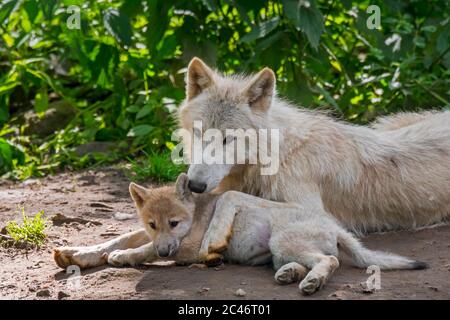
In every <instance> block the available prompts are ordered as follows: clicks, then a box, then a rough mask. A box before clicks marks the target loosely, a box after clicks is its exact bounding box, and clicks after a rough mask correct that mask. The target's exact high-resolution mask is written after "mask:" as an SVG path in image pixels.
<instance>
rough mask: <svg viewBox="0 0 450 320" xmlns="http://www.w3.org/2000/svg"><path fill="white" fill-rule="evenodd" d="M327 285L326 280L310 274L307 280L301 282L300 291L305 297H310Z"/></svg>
mask: <svg viewBox="0 0 450 320" xmlns="http://www.w3.org/2000/svg"><path fill="white" fill-rule="evenodd" d="M324 283H325V278H324V277H320V276H317V275H315V274H311V273H310V274H308V275H307V276H306V277H305V279H303V280H302V282H300V285H299V288H300V291H301V292H302V293H303V294H305V295H310V294H313V293H314V292H316V291H317V290H319V289H320V288H322V286H323V285H324Z"/></svg>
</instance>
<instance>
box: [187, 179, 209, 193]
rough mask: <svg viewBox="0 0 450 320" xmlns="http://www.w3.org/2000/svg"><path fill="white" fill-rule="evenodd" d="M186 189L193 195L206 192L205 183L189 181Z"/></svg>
mask: <svg viewBox="0 0 450 320" xmlns="http://www.w3.org/2000/svg"><path fill="white" fill-rule="evenodd" d="M188 188H189V190H191V191H192V192H195V193H203V191H205V190H206V183H201V182H196V181H192V180H189V183H188Z"/></svg>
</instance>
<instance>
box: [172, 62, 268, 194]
mask: <svg viewBox="0 0 450 320" xmlns="http://www.w3.org/2000/svg"><path fill="white" fill-rule="evenodd" d="M274 95H275V74H274V73H273V71H272V70H271V69H269V68H264V69H263V70H261V71H260V72H259V73H258V74H256V75H254V76H250V77H245V76H236V75H235V76H224V75H221V74H220V73H218V72H216V71H214V70H212V69H210V68H209V67H208V66H207V65H206V64H205V63H204V62H203V61H202V60H200V59H198V58H194V59H192V60H191V62H190V63H189V66H188V71H187V76H186V100H185V101H184V102H183V104H182V105H181V108H180V122H181V123H180V125H181V127H182V128H183V129H186V130H188V131H190V132H191V136H194V135H195V134H197V135H198V134H199V133H198V132H195V130H194V121H200V122H201V124H202V131H203V132H204V131H206V130H208V129H217V130H220V132H222V136H223V137H224V139H223V141H219V143H220V145H221V146H223V149H224V150H223V154H224V155H226V153H227V152H230V150H229V149H231V148H228V150H227V148H225V146H226V145H227V144H228V143H229V142H231V141H233V140H234V139H235V138H236V137H230V136H227V133H226V132H225V130H226V129H243V130H246V129H250V128H252V129H259V128H260V125H261V123H264V120H263V119H264V118H265V116H266V113H267V111H268V110H269V108H270V106H271V104H272V100H273V97H274ZM191 143H192V141H185V148H184V151H185V152H187V153H189V152H190V151H191ZM203 144H205V143H203ZM204 147H205V146H204ZM246 148H247V147H246ZM203 149H205V148H203ZM244 153H245V157H247V156H249V153H248V152H247V150H246V151H245V152H244ZM203 157H205V154H204V155H203ZM246 160H247V159H246ZM233 167H234V165H233V164H205V163H201V164H191V166H190V167H189V171H188V176H189V181H190V184H189V187H190V189H191V190H192V191H194V192H198V193H201V192H205V191H206V192H209V191H211V190H213V189H214V188H216V187H217V186H218V185H219V183H220V182H221V181H222V180H223V178H224V177H225V176H227V175H228V174H229V173H230V171H231V170H232V169H233Z"/></svg>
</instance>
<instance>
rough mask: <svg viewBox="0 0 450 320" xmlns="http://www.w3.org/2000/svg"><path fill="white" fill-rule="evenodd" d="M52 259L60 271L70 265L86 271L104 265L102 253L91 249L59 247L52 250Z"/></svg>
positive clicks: (96, 249) (104, 260)
mask: <svg viewBox="0 0 450 320" xmlns="http://www.w3.org/2000/svg"><path fill="white" fill-rule="evenodd" d="M53 259H54V260H55V262H56V264H57V265H58V266H59V267H60V268H62V269H66V268H67V267H69V266H72V265H76V266H78V267H80V269H86V268H92V267H97V266H100V265H103V264H106V259H105V256H104V252H103V251H102V250H99V249H98V248H91V247H59V248H56V249H53Z"/></svg>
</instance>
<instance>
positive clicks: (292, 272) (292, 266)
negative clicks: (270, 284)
mask: <svg viewBox="0 0 450 320" xmlns="http://www.w3.org/2000/svg"><path fill="white" fill-rule="evenodd" d="M307 273H308V269H306V268H305V267H304V266H302V265H301V264H298V263H297V262H291V263H287V264H285V265H284V266H282V267H281V268H280V269H278V271H277V272H276V273H275V281H276V282H277V283H279V284H289V283H293V282H296V281H300V280H301V279H303V278H304V277H305V275H306V274H307Z"/></svg>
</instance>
